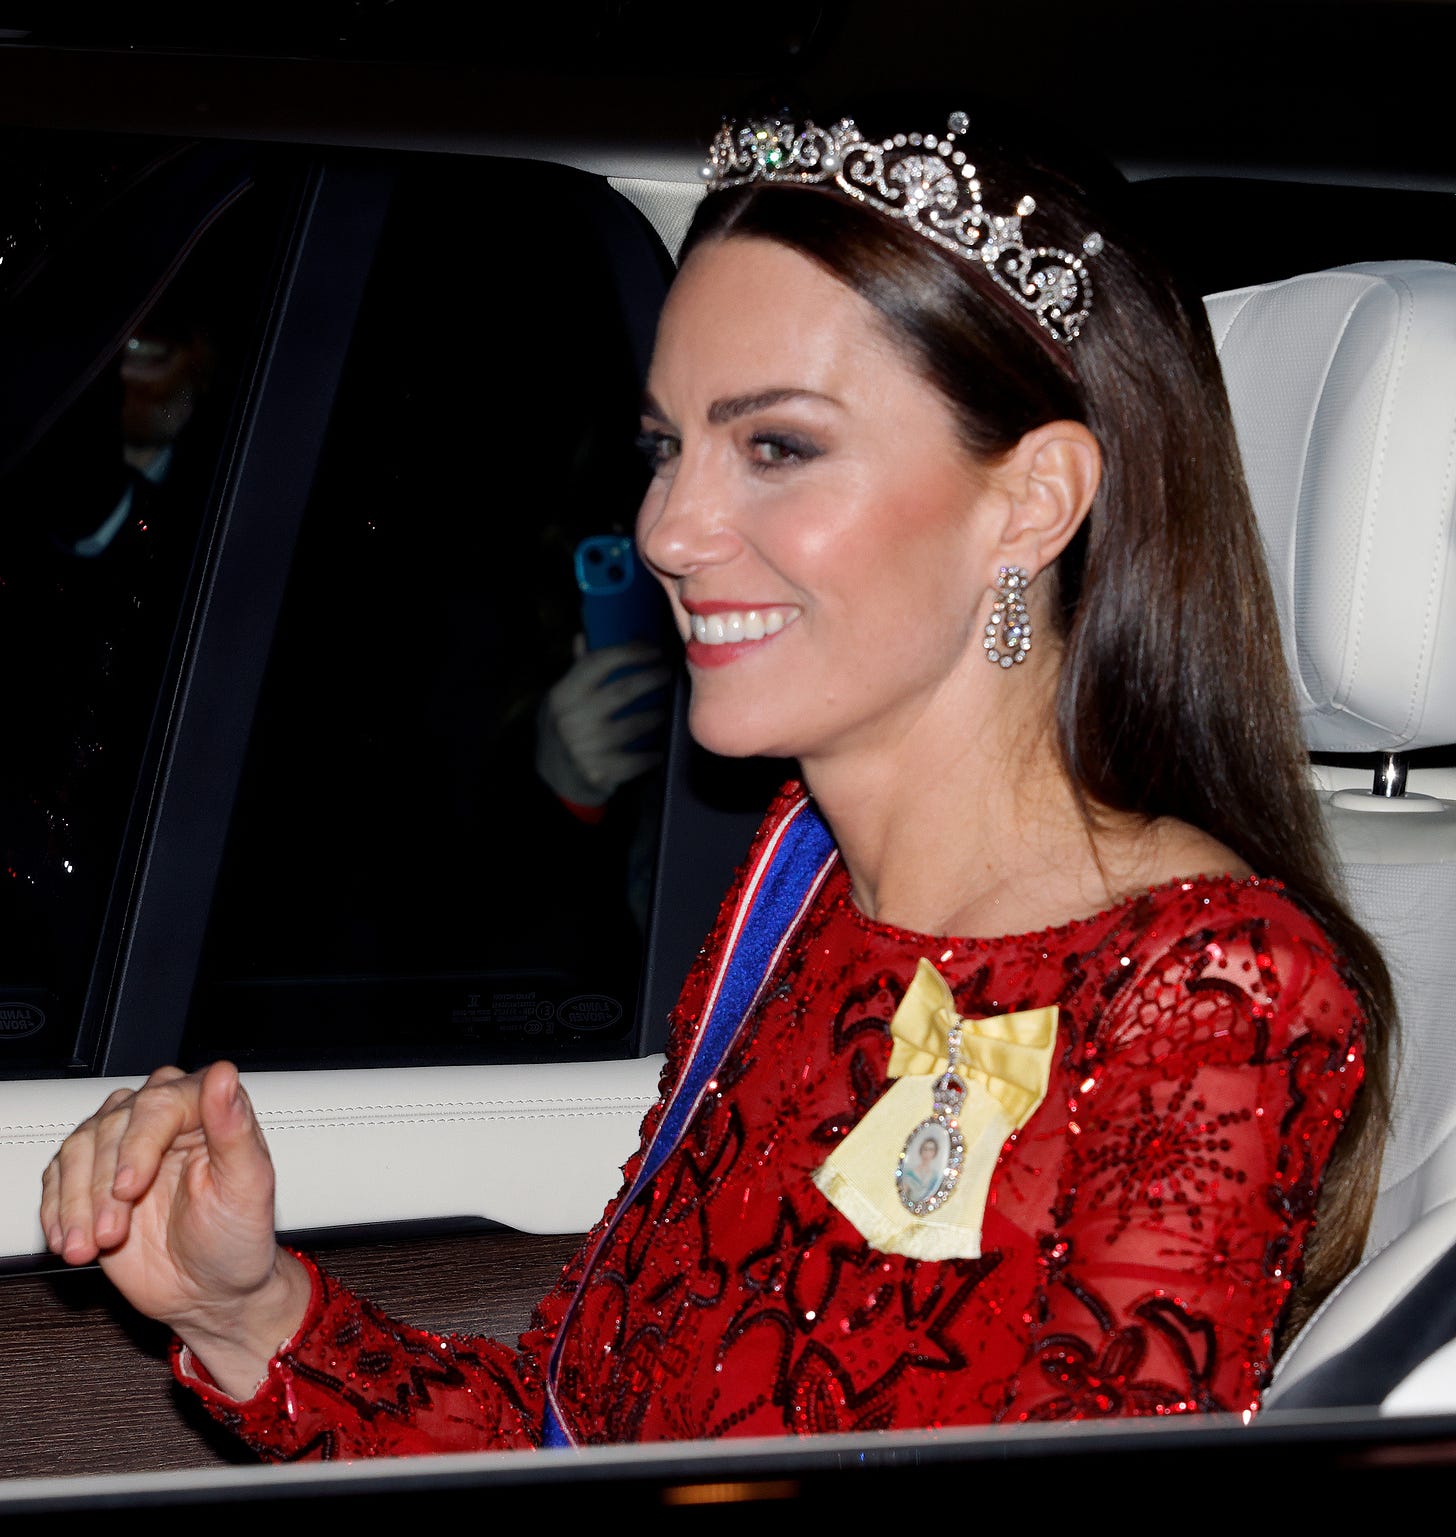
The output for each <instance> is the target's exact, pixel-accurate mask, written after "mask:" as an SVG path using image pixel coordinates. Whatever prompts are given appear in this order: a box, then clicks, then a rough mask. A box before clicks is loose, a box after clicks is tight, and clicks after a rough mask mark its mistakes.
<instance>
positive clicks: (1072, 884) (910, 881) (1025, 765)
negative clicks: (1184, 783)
mask: <svg viewBox="0 0 1456 1537" xmlns="http://www.w3.org/2000/svg"><path fill="white" fill-rule="evenodd" d="M1049 660H1050V659H1049ZM976 683H977V688H978V691H979V692H980V693H981V697H980V698H979V699H977V700H975V701H970V700H966V699H962V700H960V701H959V702H958V703H957V705H956V706H955V708H953V709H950V710H947V711H942V712H940V713H948V714H950V715H952V716H954V720H952V721H935V720H929V719H926V720H921V721H920V722H918V723H917V726H916V729H915V730H914V732H913V733H906V734H904V735H902V736H900V737H899V738H897V739H896V740H894V741H890V742H884V743H879V744H875V746H873V747H869V748H867V747H865V746H864V745H863V744H861V745H860V746H859V747H858V748H856V750H854V751H852V752H844V753H839V754H832V755H826V756H824V757H819V758H813V759H809V758H806V759H804V760H802V761H801V767H802V771H803V775H804V780H805V783H806V784H807V785H808V787H809V789H810V791H811V792H812V793H813V795H814V798H815V800H816V802H817V804H818V806H819V809H820V811H821V813H822V814H823V816H824V817H825V819H826V820H827V822H828V823H829V826H830V828H831V829H832V831H833V833H834V836H835V840H836V841H837V843H838V845H839V850H840V855H841V857H842V858H843V860H844V864H845V868H846V870H847V872H848V874H849V878H850V882H851V889H852V891H853V894H854V900H855V903H856V905H857V906H858V907H859V908H860V910H861V911H862V912H864V913H865V914H866V916H868V917H870V918H874V919H877V920H879V921H881V922H884V923H889V924H893V925H895V926H896V927H900V928H907V929H912V930H915V931H917V932H920V933H926V934H944V935H952V934H955V935H965V936H985V937H992V936H996V935H1001V934H1017V933H1028V932H1032V931H1035V930H1039V929H1043V928H1049V927H1054V926H1056V925H1059V924H1063V923H1067V922H1070V921H1072V920H1073V919H1076V918H1084V917H1087V916H1089V915H1091V914H1092V913H1095V912H1098V911H1100V910H1102V909H1103V908H1106V907H1109V906H1112V905H1114V904H1115V903H1117V902H1120V901H1122V900H1123V899H1125V898H1126V897H1128V896H1130V895H1132V894H1134V893H1135V892H1138V891H1142V890H1146V889H1147V888H1148V887H1150V886H1155V885H1160V884H1162V883H1163V882H1165V881H1168V880H1174V879H1178V878H1181V877H1183V876H1192V875H1213V874H1233V875H1247V874H1248V873H1249V870H1248V867H1247V866H1246V865H1244V864H1243V863H1242V862H1241V861H1240V860H1239V859H1238V858H1237V857H1236V856H1235V855H1233V854H1232V853H1231V852H1230V851H1229V850H1228V849H1226V848H1224V847H1223V846H1222V845H1221V844H1219V843H1217V842H1216V841H1215V840H1214V839H1212V838H1210V837H1208V836H1207V835H1206V834H1204V833H1202V832H1200V831H1199V830H1198V829H1196V828H1193V827H1189V826H1187V825H1186V824H1184V823H1182V822H1178V821H1176V820H1174V819H1163V820H1160V821H1156V822H1152V823H1149V822H1147V821H1146V820H1145V819H1143V818H1141V817H1137V816H1132V815H1129V814H1126V813H1117V812H1110V811H1107V810H1106V809H1105V808H1095V807H1094V808H1091V814H1090V815H1089V811H1088V808H1087V807H1085V806H1084V804H1083V802H1082V801H1081V799H1080V798H1079V797H1078V794H1077V792H1076V789H1075V787H1074V786H1073V785H1072V783H1071V781H1070V780H1069V779H1068V777H1067V774H1066V771H1065V769H1064V767H1063V765H1062V759H1061V753H1060V750H1059V748H1058V745H1057V734H1056V725H1055V718H1054V713H1053V712H1054V704H1055V687H1056V678H1055V670H1054V668H1053V667H1047V668H1046V670H1045V671H1044V672H1043V671H1037V672H1033V670H1032V669H1031V668H1028V669H1026V675H1023V674H1022V670H1021V669H1020V668H1018V669H1017V670H1016V672H1015V673H1014V674H1011V675H1010V676H1007V675H1003V674H996V675H991V676H988V677H987V679H986V680H985V682H984V683H983V682H982V681H981V680H980V679H977V680H976ZM987 685H989V689H988V687H987ZM1013 691H1014V692H1013ZM966 720H975V721H979V722H980V723H981V724H980V726H979V727H978V729H976V730H975V731H969V732H968V731H967V730H966V729H965V721H966ZM946 744H951V745H949V746H947V745H946Z"/></svg>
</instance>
